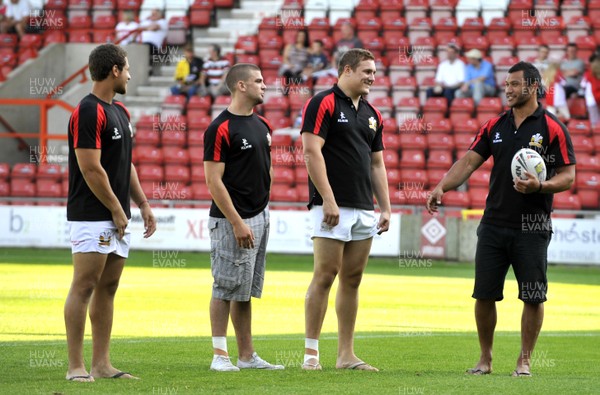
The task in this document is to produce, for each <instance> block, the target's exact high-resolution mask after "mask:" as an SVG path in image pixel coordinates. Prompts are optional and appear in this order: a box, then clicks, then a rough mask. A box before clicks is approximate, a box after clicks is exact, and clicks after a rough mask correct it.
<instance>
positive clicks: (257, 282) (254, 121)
mask: <svg viewBox="0 0 600 395" xmlns="http://www.w3.org/2000/svg"><path fill="white" fill-rule="evenodd" d="M225 82H226V84H227V87H228V89H229V90H230V91H231V104H230V105H229V107H228V108H227V109H226V110H224V111H223V112H222V113H221V114H220V115H219V116H218V117H217V118H216V119H215V120H214V121H213V122H212V123H211V124H210V125H209V127H208V129H207V130H206V133H205V134H204V173H205V174H206V183H207V185H208V188H209V190H210V193H211V195H212V198H213V201H212V205H211V207H210V218H209V221H208V228H209V231H210V240H211V254H210V255H211V268H212V275H213V277H214V283H213V293H212V299H211V301H210V321H211V329H212V342H213V350H214V356H213V361H212V363H211V365H210V369H211V370H216V371H221V372H233V371H239V370H240V368H241V369H245V368H254V369H269V370H273V369H283V368H284V367H283V366H281V365H272V364H270V363H268V362H267V361H265V360H263V359H262V358H260V357H259V356H258V355H257V354H256V352H255V351H254V347H253V345H252V331H251V317H252V309H251V302H250V298H251V297H252V296H253V297H255V298H260V296H261V294H262V287H263V281H264V272H265V258H266V247H267V241H268V239H269V209H268V207H267V206H268V204H269V193H270V189H271V177H272V172H273V169H272V167H271V147H270V146H271V131H272V130H271V126H270V125H269V123H268V122H267V120H266V119H265V118H263V117H261V116H260V115H257V114H256V113H254V106H256V105H257V104H261V103H262V102H263V98H264V94H265V89H266V86H265V84H264V81H263V78H262V74H261V72H260V69H259V68H258V67H257V66H255V65H253V64H247V63H239V64H236V65H235V66H233V67H232V68H231V69H230V70H229V72H228V74H227V77H226V80H225ZM230 314H231V321H232V322H233V326H234V329H235V335H236V339H237V344H238V353H239V355H238V362H237V366H234V365H233V364H232V363H231V360H230V359H229V354H228V353H227V337H226V336H227V324H228V321H229V315H230Z"/></svg>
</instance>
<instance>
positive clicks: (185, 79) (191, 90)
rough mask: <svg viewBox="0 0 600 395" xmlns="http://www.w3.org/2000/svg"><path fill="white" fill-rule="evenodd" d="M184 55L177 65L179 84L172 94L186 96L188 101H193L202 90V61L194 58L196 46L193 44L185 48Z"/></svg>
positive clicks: (176, 77) (172, 88)
mask: <svg viewBox="0 0 600 395" xmlns="http://www.w3.org/2000/svg"><path fill="white" fill-rule="evenodd" d="M183 54H184V56H183V59H181V60H180V61H179V63H177V67H176V69H175V81H176V82H177V84H176V85H174V86H172V87H171V93H172V94H173V95H186V96H187V97H188V99H191V98H192V96H195V95H196V92H198V89H199V88H200V73H201V72H202V59H201V58H199V57H197V56H194V46H193V45H192V44H187V45H186V46H185V48H184V50H183Z"/></svg>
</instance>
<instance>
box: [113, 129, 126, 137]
mask: <svg viewBox="0 0 600 395" xmlns="http://www.w3.org/2000/svg"><path fill="white" fill-rule="evenodd" d="M121 137H123V136H121V133H119V129H117V128H115V130H113V136H112V139H113V140H119V139H121Z"/></svg>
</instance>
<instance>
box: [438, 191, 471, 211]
mask: <svg viewBox="0 0 600 395" xmlns="http://www.w3.org/2000/svg"><path fill="white" fill-rule="evenodd" d="M442 204H443V205H444V206H446V207H465V208H466V207H470V206H471V198H470V196H469V194H468V193H467V192H459V191H448V192H446V193H444V196H442Z"/></svg>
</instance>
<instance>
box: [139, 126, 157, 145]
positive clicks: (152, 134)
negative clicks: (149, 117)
mask: <svg viewBox="0 0 600 395" xmlns="http://www.w3.org/2000/svg"><path fill="white" fill-rule="evenodd" d="M134 141H135V144H137V145H151V146H154V147H158V145H159V143H160V133H159V131H158V130H151V129H138V130H137V132H136V133H135V135H134Z"/></svg>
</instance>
